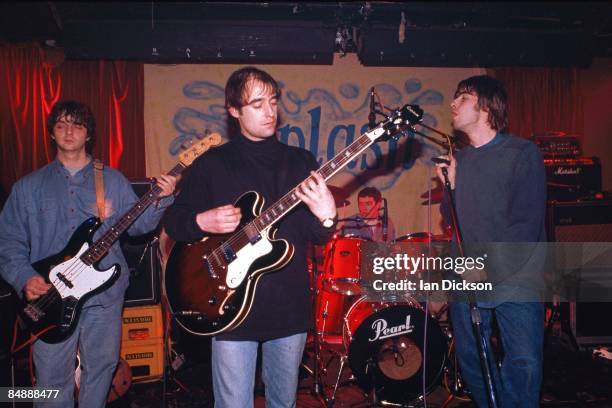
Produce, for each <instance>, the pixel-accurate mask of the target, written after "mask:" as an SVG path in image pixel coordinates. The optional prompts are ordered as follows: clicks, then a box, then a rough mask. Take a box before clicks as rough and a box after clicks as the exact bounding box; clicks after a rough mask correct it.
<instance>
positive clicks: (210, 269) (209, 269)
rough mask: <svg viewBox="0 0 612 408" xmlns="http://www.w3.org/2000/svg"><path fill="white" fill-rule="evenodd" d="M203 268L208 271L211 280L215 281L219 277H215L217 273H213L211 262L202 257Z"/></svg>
mask: <svg viewBox="0 0 612 408" xmlns="http://www.w3.org/2000/svg"><path fill="white" fill-rule="evenodd" d="M204 267H205V268H206V269H207V270H208V274H209V275H210V277H211V278H213V279H217V278H218V277H219V275H217V272H215V268H214V266H213V264H212V262H210V260H209V259H208V258H207V257H204Z"/></svg>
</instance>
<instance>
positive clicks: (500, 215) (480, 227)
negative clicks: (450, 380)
mask: <svg viewBox="0 0 612 408" xmlns="http://www.w3.org/2000/svg"><path fill="white" fill-rule="evenodd" d="M506 106H507V96H506V91H505V89H504V87H503V85H502V84H501V83H500V82H499V81H498V80H496V79H495V78H492V77H490V76H486V75H480V76H475V77H471V78H467V79H465V80H463V81H461V82H460V83H459V85H458V86H457V90H456V92H455V99H454V100H453V102H452V103H451V109H452V114H453V122H452V125H453V128H454V129H455V130H458V131H461V132H463V133H465V134H466V135H467V136H468V138H469V142H470V144H469V146H466V147H464V148H462V149H461V151H460V152H459V153H457V155H456V156H455V157H449V156H446V157H443V158H444V159H445V160H446V161H447V163H442V162H441V161H438V167H439V168H438V176H439V177H440V179H441V180H442V182H445V181H446V180H445V175H444V174H443V172H442V168H446V171H447V177H448V184H449V187H450V189H451V191H452V197H453V198H454V203H455V208H456V214H457V223H458V227H459V228H458V229H459V231H460V232H461V236H462V242H463V244H464V247H465V248H474V247H476V248H478V245H481V246H484V245H487V246H486V247H485V248H489V250H491V249H492V250H493V251H494V252H493V253H491V252H489V257H488V258H487V261H486V263H485V265H486V266H485V269H486V273H487V275H488V277H487V279H488V280H489V281H492V282H493V283H494V285H495V289H496V291H495V295H494V296H491V295H489V296H486V295H487V294H486V293H484V294H482V296H479V297H478V299H476V300H477V302H476V303H477V306H478V309H479V311H480V315H481V318H482V331H483V335H484V338H485V339H489V338H490V337H491V334H492V332H493V324H494V323H495V324H496V325H497V328H498V333H499V334H498V335H497V336H498V339H499V340H500V342H499V344H500V345H501V348H502V349H503V358H502V360H501V364H500V365H496V364H492V367H493V370H492V376H493V380H494V381H493V382H494V383H495V389H496V391H497V395H496V397H497V400H498V401H499V406H501V407H502V408H506V407H513V408H514V407H524V408H536V407H539V406H540V404H539V401H540V385H541V382H542V359H543V337H544V307H543V305H542V303H541V302H539V301H538V300H539V292H540V290H541V289H542V286H543V273H542V269H541V268H540V267H539V266H540V264H539V262H540V261H541V257H540V255H541V253H540V252H539V251H536V250H535V249H534V248H537V246H536V245H535V244H534V243H538V242H544V241H546V233H545V228H544V227H545V224H544V220H545V204H546V179H545V172H544V163H543V161H542V157H541V155H540V152H539V151H538V149H537V147H536V146H535V145H534V144H533V143H531V142H530V141H528V140H526V139H522V138H519V137H516V136H512V135H510V134H508V133H506V132H505V130H506V127H507V125H508V114H507V108H506ZM450 205H451V204H450V199H449V195H448V194H446V195H445V198H444V201H443V202H442V205H441V207H440V209H441V211H442V213H443V216H444V218H445V220H446V221H447V222H448V223H449V224H450V223H451V222H452V216H451V215H452V212H451V211H450V210H451V207H450ZM454 241H455V242H456V237H455V239H454ZM494 243H505V245H506V246H505V247H504V246H501V245H494ZM508 243H530V245H523V246H522V247H521V248H523V250H522V251H511V249H512V248H517V246H510V245H508ZM506 248H510V249H506ZM466 252H468V249H466ZM491 255H493V256H491ZM500 261H502V262H500ZM464 276H465V275H464ZM450 317H451V321H452V324H453V333H454V339H455V347H456V351H457V357H458V359H459V365H460V367H461V373H462V375H463V378H464V379H465V381H466V383H467V386H468V388H469V390H470V392H471V395H472V399H473V400H474V401H475V402H476V404H477V405H478V407H480V408H484V407H487V406H489V404H488V398H487V394H488V391H487V388H486V387H485V379H484V377H483V375H482V370H481V362H480V358H479V353H478V349H477V343H476V342H477V341H480V339H475V337H474V333H473V328H472V322H471V317H472V312H471V310H470V308H469V306H468V303H467V302H462V301H455V302H451V303H450ZM489 350H491V347H490V346H489ZM489 359H490V360H491V361H495V356H493V355H491V356H489ZM498 368H499V369H498Z"/></svg>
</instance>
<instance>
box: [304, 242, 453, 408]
mask: <svg viewBox="0 0 612 408" xmlns="http://www.w3.org/2000/svg"><path fill="white" fill-rule="evenodd" d="M432 240H435V238H434V237H432V236H431V235H430V234H426V233H416V234H410V235H405V236H403V237H401V238H398V239H397V240H396V241H402V242H405V241H415V242H431V241H432ZM365 242H366V240H364V239H361V238H357V237H354V236H335V237H334V238H333V239H332V240H330V241H329V242H328V243H327V245H325V249H324V251H323V271H322V272H321V273H316V274H315V275H318V276H315V277H314V278H315V279H314V281H316V286H315V287H316V302H315V303H316V307H315V309H316V310H315V315H316V316H315V326H316V333H315V336H317V340H318V341H317V342H316V343H315V344H319V345H322V347H327V348H328V349H329V350H330V351H331V352H332V354H335V355H336V356H337V357H339V359H340V365H339V371H338V374H337V377H336V379H335V384H334V385H333V393H332V395H331V397H330V398H329V399H327V398H326V402H327V405H328V406H330V405H333V403H334V400H335V397H336V391H337V389H338V386H339V384H340V379H341V377H342V374H343V370H344V368H345V365H346V363H347V362H348V365H349V367H350V369H351V371H352V374H353V378H352V379H354V380H355V382H356V384H357V385H358V386H359V387H360V388H361V389H363V390H364V391H365V393H367V394H368V395H369V396H370V397H372V399H373V403H375V404H376V403H382V404H388V405H395V406H408V405H407V404H413V403H415V402H416V403H419V401H420V402H422V401H423V399H424V398H425V395H426V394H427V393H429V392H430V391H431V390H432V389H433V388H434V387H435V386H437V385H438V384H439V383H440V380H441V379H442V376H443V374H444V371H445V369H446V368H447V359H448V338H449V335H448V331H447V330H443V328H442V327H441V325H440V322H439V321H438V319H436V318H435V317H433V316H431V315H430V313H429V311H428V310H426V309H425V308H424V306H422V305H421V304H420V303H419V302H417V301H416V300H414V299H413V298H411V297H410V296H405V297H402V298H401V300H399V301H398V300H395V299H394V300H393V301H385V300H381V301H372V300H370V299H368V298H367V297H366V295H364V294H362V290H361V286H360V283H361V279H360V275H361V274H360V264H361V253H362V251H361V246H362V245H363V244H364V243H365ZM314 270H315V271H316V268H314ZM338 346H339V347H338ZM320 347H321V346H320ZM338 348H339V349H340V351H337V350H338ZM320 351H321V350H316V351H315V364H319V367H320V368H319V370H318V371H319V372H320V371H325V369H324V364H323V362H322V361H321V360H322V358H321V353H320ZM328 365H329V362H328V363H327V364H325V366H328ZM316 381H317V379H316V378H315V382H316ZM324 389H325V387H324ZM410 406H413V405H410Z"/></svg>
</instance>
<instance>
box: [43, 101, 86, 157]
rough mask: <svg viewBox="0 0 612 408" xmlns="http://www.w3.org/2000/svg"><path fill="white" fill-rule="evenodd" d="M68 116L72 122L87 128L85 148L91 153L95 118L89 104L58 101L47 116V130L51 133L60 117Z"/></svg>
mask: <svg viewBox="0 0 612 408" xmlns="http://www.w3.org/2000/svg"><path fill="white" fill-rule="evenodd" d="M66 116H70V117H71V118H72V120H73V121H74V123H76V124H77V125H83V126H85V127H86V128H87V138H88V139H89V140H87V142H86V143H85V150H86V151H87V153H91V150H92V149H93V144H94V136H95V134H96V120H95V118H94V115H93V113H92V112H91V109H89V106H87V105H85V104H84V103H81V102H78V101H60V102H57V103H56V104H55V105H53V108H51V112H50V113H49V116H47V122H46V125H47V132H49V134H50V135H52V134H53V127H54V126H55V124H56V123H57V122H58V121H59V120H60V119H61V118H62V117H66Z"/></svg>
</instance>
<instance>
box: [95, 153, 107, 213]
mask: <svg viewBox="0 0 612 408" xmlns="http://www.w3.org/2000/svg"><path fill="white" fill-rule="evenodd" d="M93 166H94V176H95V180H96V204H97V205H98V217H100V221H101V222H104V218H106V212H105V207H104V175H103V173H102V170H104V164H103V163H102V162H101V161H100V160H98V159H95V160H94V162H93Z"/></svg>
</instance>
